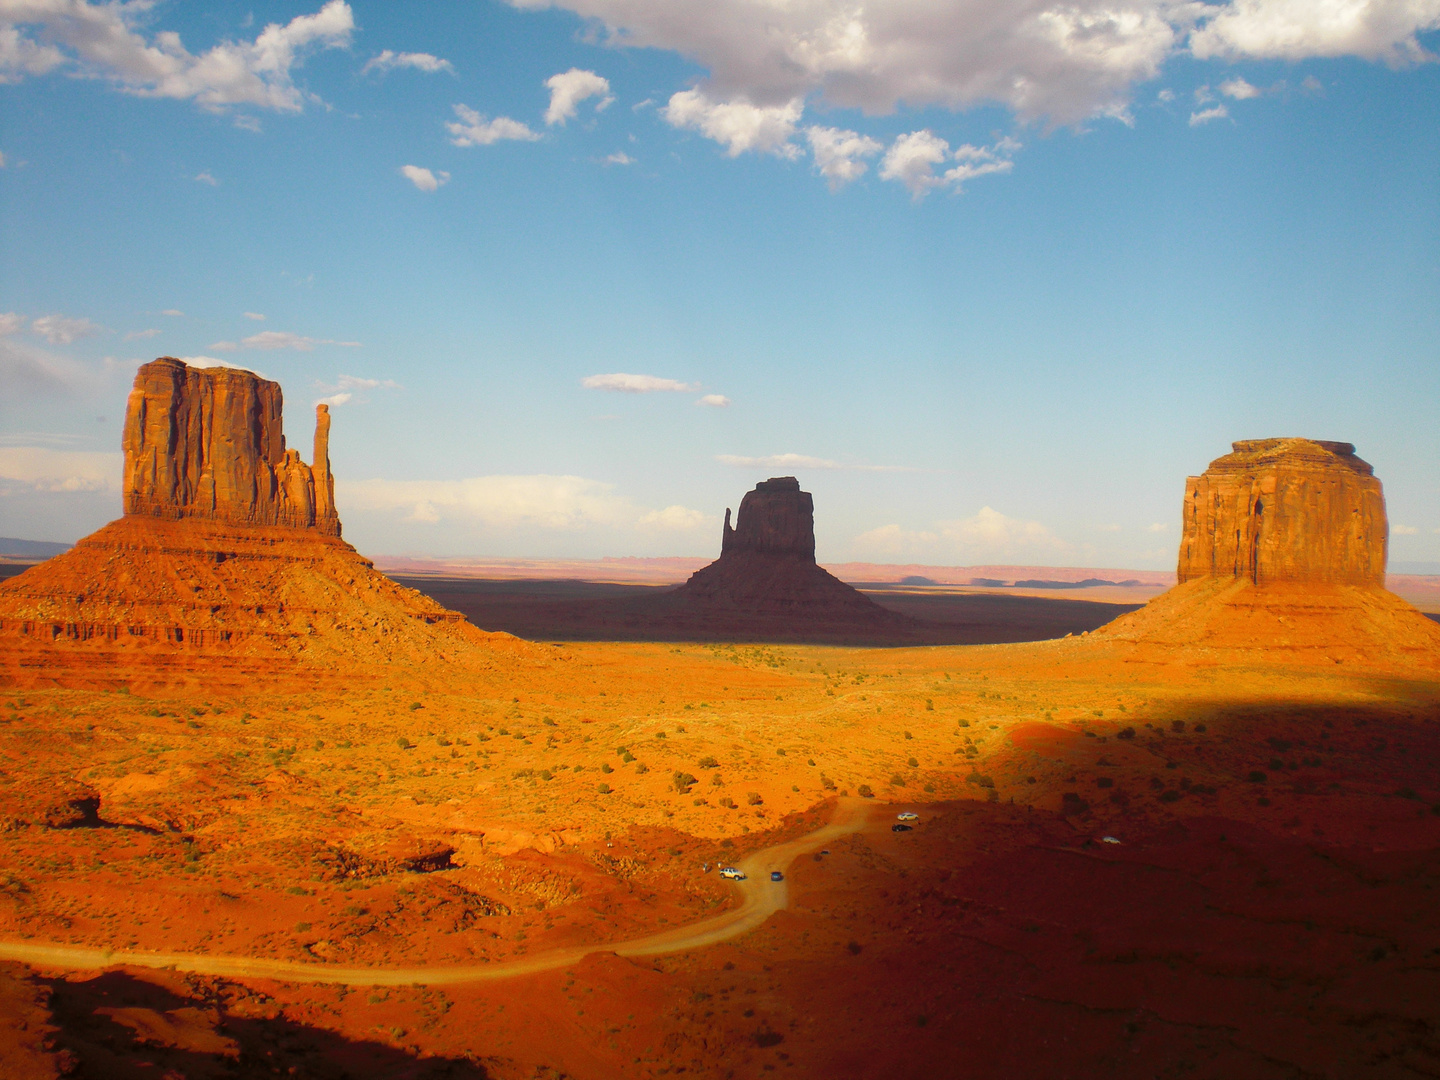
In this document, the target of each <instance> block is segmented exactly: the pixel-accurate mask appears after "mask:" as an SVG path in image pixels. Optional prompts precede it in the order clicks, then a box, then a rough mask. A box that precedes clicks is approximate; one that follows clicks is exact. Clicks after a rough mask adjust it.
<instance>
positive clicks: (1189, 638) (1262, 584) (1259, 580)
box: [1096, 439, 1440, 671]
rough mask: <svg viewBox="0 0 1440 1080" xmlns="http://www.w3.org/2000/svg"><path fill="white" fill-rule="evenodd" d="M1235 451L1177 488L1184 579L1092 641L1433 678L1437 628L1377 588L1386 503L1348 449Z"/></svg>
mask: <svg viewBox="0 0 1440 1080" xmlns="http://www.w3.org/2000/svg"><path fill="white" fill-rule="evenodd" d="M1232 445H1233V452H1232V453H1230V454H1227V455H1225V456H1224V457H1222V458H1217V459H1216V460H1215V461H1213V462H1211V463H1210V467H1209V468H1208V469H1207V470H1206V471H1205V473H1204V474H1203V475H1201V476H1192V477H1190V478H1189V479H1188V480H1187V481H1186V483H1185V503H1184V511H1183V513H1184V520H1183V531H1182V539H1181V543H1180V561H1179V568H1178V574H1177V576H1178V579H1179V584H1177V585H1176V586H1175V588H1173V589H1171V590H1169V591H1168V592H1165V593H1162V594H1161V595H1160V596H1157V597H1156V598H1155V599H1153V600H1151V601H1150V602H1149V603H1148V604H1146V605H1145V606H1144V607H1143V608H1141V609H1140V610H1139V611H1135V612H1131V613H1130V614H1128V615H1123V616H1121V617H1120V618H1119V619H1116V620H1115V621H1114V622H1112V623H1109V624H1107V625H1106V626H1104V627H1102V628H1101V629H1100V630H1098V631H1096V635H1097V636H1098V637H1099V638H1100V639H1102V640H1106V641H1110V642H1125V643H1129V644H1131V645H1133V646H1135V647H1136V648H1137V652H1136V654H1135V655H1136V659H1146V660H1153V661H1160V662H1166V661H1168V660H1173V659H1179V658H1181V657H1188V658H1189V659H1192V660H1193V659H1196V658H1200V659H1205V658H1210V659H1211V660H1213V662H1221V661H1224V662H1227V663H1228V662H1235V661H1236V660H1249V661H1253V662H1255V663H1267V664H1268V663H1318V664H1325V665H1328V664H1357V665H1360V666H1391V665H1394V664H1397V663H1398V664H1402V665H1405V666H1419V667H1421V668H1424V669H1428V670H1430V671H1440V624H1436V623H1435V622H1434V621H1432V620H1430V619H1427V618H1426V617H1425V616H1424V615H1422V614H1421V613H1420V612H1419V611H1417V610H1416V609H1415V608H1414V607H1412V606H1411V605H1410V604H1408V603H1406V602H1405V601H1404V600H1402V599H1400V597H1398V596H1396V595H1395V594H1394V593H1391V592H1388V591H1387V590H1386V589H1385V588H1384V582H1385V556H1386V544H1387V540H1388V536H1389V529H1388V526H1387V524H1386V517H1385V495H1384V492H1383V490H1382V488H1381V486H1380V481H1379V480H1378V479H1377V478H1376V477H1375V475H1374V470H1373V469H1372V468H1371V467H1370V466H1369V464H1367V463H1366V462H1364V461H1362V460H1361V459H1360V458H1358V457H1356V456H1355V447H1354V446H1352V445H1350V444H1349V443H1340V442H1321V441H1318V440H1312V439H1252V440H1246V441H1242V442H1237V443H1234V444H1232Z"/></svg>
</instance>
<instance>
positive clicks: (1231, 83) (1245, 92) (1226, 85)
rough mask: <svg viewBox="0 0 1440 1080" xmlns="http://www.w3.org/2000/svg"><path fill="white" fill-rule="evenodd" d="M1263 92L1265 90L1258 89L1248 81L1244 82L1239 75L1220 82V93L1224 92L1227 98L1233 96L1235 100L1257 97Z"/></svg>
mask: <svg viewBox="0 0 1440 1080" xmlns="http://www.w3.org/2000/svg"><path fill="white" fill-rule="evenodd" d="M1264 92H1265V91H1263V90H1261V89H1259V88H1258V87H1255V86H1251V85H1250V84H1249V83H1248V82H1246V81H1245V80H1244V79H1242V78H1240V77H1239V76H1236V77H1235V78H1233V79H1227V80H1226V81H1225V82H1222V83H1221V84H1220V93H1222V94H1224V95H1225V96H1226V97H1228V98H1234V99H1235V100H1236V101H1245V100H1248V99H1249V98H1257V97H1259V96H1260V95H1261V94H1263V93H1264Z"/></svg>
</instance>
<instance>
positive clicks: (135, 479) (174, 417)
mask: <svg viewBox="0 0 1440 1080" xmlns="http://www.w3.org/2000/svg"><path fill="white" fill-rule="evenodd" d="M282 408H283V401H282V398H281V393H280V385H279V384H278V383H273V382H270V381H269V380H267V379H262V378H260V377H259V376H258V375H255V374H253V373H252V372H249V371H237V370H233V369H230V368H192V367H187V366H186V365H185V364H184V363H183V362H182V361H180V360H177V359H175V358H174V357H171V356H162V357H161V358H160V359H158V360H155V361H154V362H153V363H149V364H146V365H144V366H143V367H142V368H140V370H139V371H137V372H136V373H135V388H134V389H133V390H132V391H131V392H130V400H129V402H128V403H127V405H126V410H125V436H124V451H125V476H124V485H125V513H126V514H127V515H137V516H145V517H158V518H165V519H167V520H170V521H178V520H180V519H182V518H195V519H198V520H201V521H215V522H220V523H223V524H227V525H280V526H287V527H291V528H302V529H316V530H317V531H319V532H320V533H322V534H324V535H327V536H339V535H340V518H339V517H338V515H337V514H336V512H335V481H334V478H333V477H332V476H331V475H330V454H329V446H330V412H329V407H328V406H325V405H320V406H317V407H316V418H315V419H316V423H315V459H314V460H315V464H314V465H313V466H310V465H306V464H305V463H304V462H303V461H301V460H300V455H299V453H298V452H297V451H295V450H287V449H286V448H285V435H284V433H283V430H282V427H281V410H282Z"/></svg>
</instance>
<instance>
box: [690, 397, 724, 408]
mask: <svg viewBox="0 0 1440 1080" xmlns="http://www.w3.org/2000/svg"><path fill="white" fill-rule="evenodd" d="M695 404H696V405H706V406H709V407H710V408H712V409H723V408H725V407H726V406H727V405H729V404H730V399H729V398H728V397H726V396H725V395H724V394H706V395H705V396H704V397H702V398H700V399H699V400H697V401H696V402H695Z"/></svg>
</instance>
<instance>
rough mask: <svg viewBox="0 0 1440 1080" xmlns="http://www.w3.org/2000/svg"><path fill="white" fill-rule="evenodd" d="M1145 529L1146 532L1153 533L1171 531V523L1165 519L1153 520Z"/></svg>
mask: <svg viewBox="0 0 1440 1080" xmlns="http://www.w3.org/2000/svg"><path fill="white" fill-rule="evenodd" d="M1145 531H1146V532H1152V533H1163V532H1169V531H1170V524H1169V522H1165V521H1156V522H1153V523H1152V524H1149V525H1146V526H1145Z"/></svg>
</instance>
